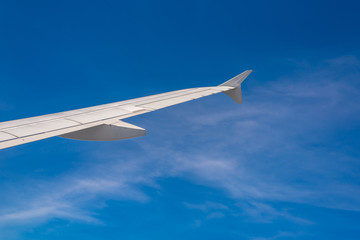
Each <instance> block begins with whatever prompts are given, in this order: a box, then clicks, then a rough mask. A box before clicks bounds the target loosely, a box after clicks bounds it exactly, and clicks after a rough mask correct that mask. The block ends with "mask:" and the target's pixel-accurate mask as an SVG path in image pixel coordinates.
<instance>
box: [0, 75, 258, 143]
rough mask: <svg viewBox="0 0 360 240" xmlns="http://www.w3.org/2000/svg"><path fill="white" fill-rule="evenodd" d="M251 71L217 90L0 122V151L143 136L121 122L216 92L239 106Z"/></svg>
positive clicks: (191, 90) (181, 92)
mask: <svg viewBox="0 0 360 240" xmlns="http://www.w3.org/2000/svg"><path fill="white" fill-rule="evenodd" d="M251 72H252V71H251V70H247V71H245V72H243V73H241V74H239V75H237V76H236V77H234V78H232V79H230V80H229V81H227V82H225V83H223V84H221V85H219V86H216V87H200V88H189V89H183V90H178V91H172V92H167V93H162V94H156V95H152V96H147V97H141V98H135V99H131V100H126V101H120V102H116V103H110V104H104V105H99V106H95V107H88V108H82V109H78V110H72V111H66V112H60V113H54V114H48V115H43V116H39V117H31V118H24V119H19V120H13V121H7V122H2V123H0V149H4V148H9V147H12V146H16V145H20V144H24V143H28V142H33V141H37V140H41V139H45V138H50V137H54V136H60V137H64V138H70V139H77V140H88V141H111V140H120V139H127V138H133V137H139V136H144V135H145V133H146V130H145V129H143V128H140V127H137V126H134V125H132V124H129V123H126V122H123V121H121V119H124V118H128V117H132V116H136V115H140V114H143V113H147V112H151V111H155V110H158V109H161V108H165V107H169V106H172V105H175V104H179V103H183V102H187V101H190V100H194V99H197V98H201V97H205V96H209V95H212V94H215V93H219V92H224V93H225V94H227V95H228V96H230V97H231V98H232V99H233V100H234V101H235V102H236V103H241V102H242V96H241V83H242V82H243V81H244V80H245V78H246V77H247V76H248V75H249V74H250V73H251Z"/></svg>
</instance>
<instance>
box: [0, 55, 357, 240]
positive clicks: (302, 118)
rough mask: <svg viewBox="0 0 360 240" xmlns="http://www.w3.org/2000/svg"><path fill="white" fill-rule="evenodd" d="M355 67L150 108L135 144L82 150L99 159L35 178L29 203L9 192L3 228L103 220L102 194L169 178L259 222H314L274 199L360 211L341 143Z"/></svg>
mask: <svg viewBox="0 0 360 240" xmlns="http://www.w3.org/2000/svg"><path fill="white" fill-rule="evenodd" d="M358 69H360V62H359V60H358V59H356V58H354V57H351V56H350V57H343V58H338V59H332V60H329V61H325V62H324V63H322V64H321V65H320V66H317V67H310V68H306V69H304V71H303V73H297V74H294V75H292V76H283V77H281V78H279V79H278V80H274V81H272V82H269V83H268V84H267V85H266V86H256V85H254V86H252V88H251V89H250V88H249V90H248V91H249V92H247V91H245V92H244V98H245V100H246V102H247V103H246V104H243V105H240V106H236V105H232V104H231V103H230V100H229V99H227V98H226V96H218V97H212V98H208V99H207V100H204V101H202V102H201V101H199V102H198V103H195V102H193V103H189V104H184V105H183V106H178V107H176V108H173V109H172V110H168V111H163V112H160V113H153V114H151V115H149V116H150V117H149V118H147V117H144V118H143V120H144V121H143V120H142V121H143V122H144V124H143V125H142V126H144V125H147V126H146V127H147V128H149V129H151V132H153V133H150V134H149V135H148V136H147V139H146V140H143V141H136V140H134V141H133V142H131V146H132V147H131V149H128V150H127V149H125V148H121V149H119V148H118V147H119V145H121V142H117V143H111V144H110V143H109V144H108V145H106V144H104V145H99V147H98V148H97V149H95V150H93V151H91V153H84V157H88V156H92V158H95V159H97V161H96V162H95V163H89V162H85V163H84V166H82V167H81V169H77V170H73V171H70V172H68V173H65V174H63V176H61V177H60V178H56V179H55V178H54V179H47V180H46V181H37V182H36V186H37V187H35V188H34V187H30V185H26V184H25V185H24V186H21V188H22V190H23V194H24V195H26V196H28V197H27V201H20V200H17V199H18V196H17V197H13V198H12V197H11V196H8V198H7V201H6V202H4V204H3V205H2V207H0V225H1V226H3V227H6V226H8V225H19V224H20V225H27V224H30V225H31V224H40V223H43V222H46V221H48V220H51V219H53V218H60V219H66V220H73V221H82V222H88V223H95V224H102V222H101V221H100V220H98V218H97V217H96V214H95V210H96V209H99V208H104V207H106V201H108V200H124V199H127V200H134V201H138V202H143V203H145V204H146V202H147V201H149V200H150V199H149V196H147V195H146V194H145V192H144V191H142V190H141V189H142V187H144V186H148V187H151V188H161V184H159V183H158V180H159V179H163V178H181V179H186V180H190V181H191V182H193V183H194V184H200V185H204V186H207V187H211V188H216V189H222V190H224V193H225V195H226V197H227V198H229V199H232V200H234V201H236V202H238V206H236V208H238V209H241V211H242V212H243V213H244V214H245V215H247V216H249V217H251V218H253V219H257V220H258V221H271V219H273V218H274V217H276V218H277V217H280V218H285V219H287V220H289V221H294V222H298V223H301V224H310V223H311V221H308V220H304V219H301V218H298V217H294V216H292V215H291V213H289V212H288V211H286V210H284V209H276V208H275V207H273V206H271V204H270V203H269V202H273V201H284V202H293V203H299V204H310V205H314V206H321V207H327V208H336V209H346V210H354V211H359V210H360V195H359V193H360V187H359V185H358V184H356V183H357V182H358V170H359V169H360V166H359V165H360V163H359V161H358V159H357V158H356V157H354V155H356V154H357V153H358V152H356V151H357V150H356V148H355V147H354V145H352V144H351V143H348V142H346V141H345V142H344V143H343V142H342V141H341V140H338V139H339V138H340V137H342V136H343V135H344V134H346V133H347V132H351V131H353V130H354V129H358V128H359V124H358V123H359V120H360V119H359V118H360V114H359V110H360V106H359V105H358V104H357V103H358V102H359V96H358V92H359V90H360V81H359V79H360V71H359V70H358ZM249 81H251V79H249ZM248 84H249V85H251V84H250V83H248ZM348 179H351V180H352V181H349V180H348ZM32 184H33V183H32ZM18 187H20V186H18ZM2 194H7V193H6V192H3V193H2ZM185 206H186V207H188V208H190V209H194V211H195V210H200V211H203V212H204V214H206V215H207V216H209V218H210V219H211V218H221V217H223V216H224V215H225V214H227V212H229V211H230V210H229V208H231V211H233V208H234V206H227V205H226V204H223V203H212V202H205V203H203V204H199V203H185ZM211 208H212V209H214V208H215V210H214V211H212V210H209V209H211ZM280 235H283V234H282V233H280ZM285 235H286V234H285ZM274 239H275V238H274Z"/></svg>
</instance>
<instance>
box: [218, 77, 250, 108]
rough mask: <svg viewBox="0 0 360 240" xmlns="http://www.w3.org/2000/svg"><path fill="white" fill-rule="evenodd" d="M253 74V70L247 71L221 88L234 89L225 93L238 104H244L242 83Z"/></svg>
mask: <svg viewBox="0 0 360 240" xmlns="http://www.w3.org/2000/svg"><path fill="white" fill-rule="evenodd" d="M251 72H252V70H247V71H245V72H243V73H240V74H239V75H237V76H236V77H233V78H232V79H230V80H228V81H226V82H224V83H223V84H220V85H219V86H228V87H234V88H232V89H230V90H228V91H226V92H224V93H225V94H226V95H228V96H229V97H231V98H232V99H233V100H234V101H235V102H236V103H242V94H241V83H242V82H243V81H244V80H245V78H247V76H249V74H250V73H251Z"/></svg>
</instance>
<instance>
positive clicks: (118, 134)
mask: <svg viewBox="0 0 360 240" xmlns="http://www.w3.org/2000/svg"><path fill="white" fill-rule="evenodd" d="M145 134H146V130H145V129H143V128H141V127H138V126H135V125H132V124H130V123H126V122H123V121H118V122H116V123H113V124H102V125H99V126H95V127H90V128H86V129H83V130H79V131H75V132H71V133H67V134H63V135H59V137H63V138H70V139H75V140H85V141H114V140H121V139H127V138H134V137H140V136H144V135H145Z"/></svg>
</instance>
